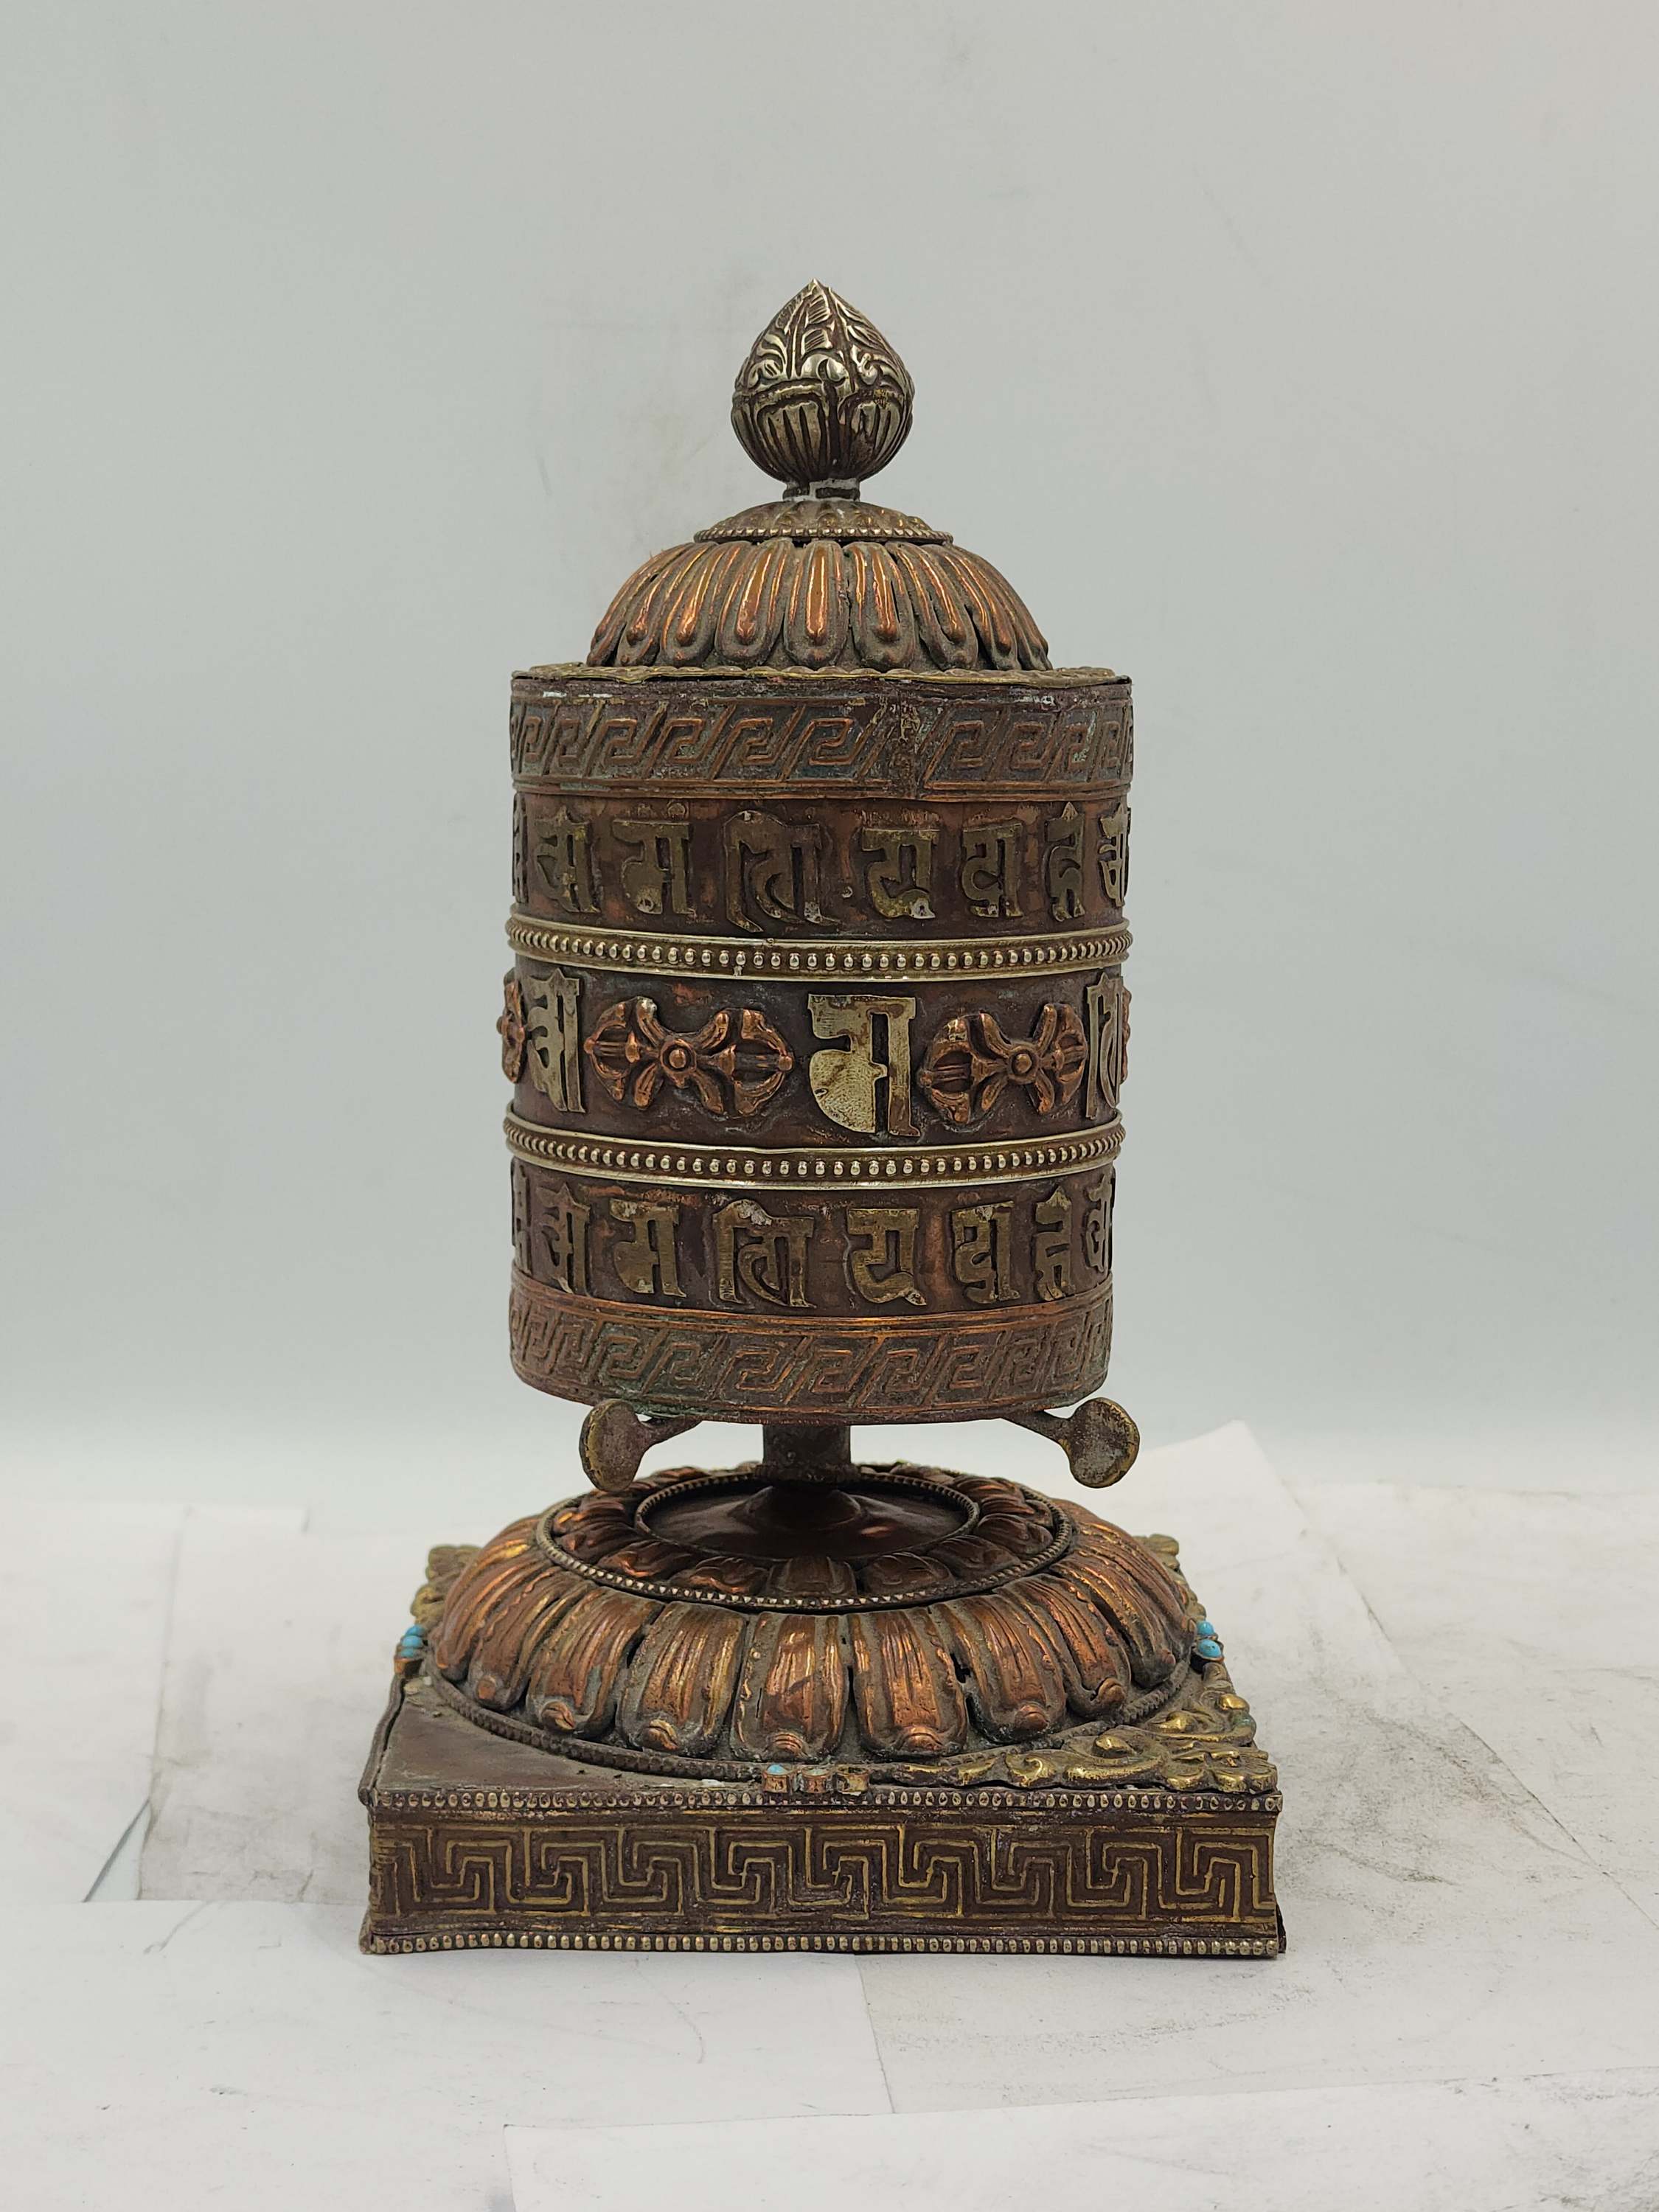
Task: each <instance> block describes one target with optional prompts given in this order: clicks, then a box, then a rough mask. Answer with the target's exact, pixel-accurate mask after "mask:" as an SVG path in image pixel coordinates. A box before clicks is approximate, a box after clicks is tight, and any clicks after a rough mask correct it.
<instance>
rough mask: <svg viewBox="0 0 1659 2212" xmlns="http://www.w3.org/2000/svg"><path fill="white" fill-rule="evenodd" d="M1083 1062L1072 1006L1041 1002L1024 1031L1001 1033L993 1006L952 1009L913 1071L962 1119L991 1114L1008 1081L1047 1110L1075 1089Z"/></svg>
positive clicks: (952, 1117) (937, 1102)
mask: <svg viewBox="0 0 1659 2212" xmlns="http://www.w3.org/2000/svg"><path fill="white" fill-rule="evenodd" d="M1088 1062H1089V1047H1088V1041H1087V1039H1086V1038H1085V1036H1084V1033H1083V1024H1082V1023H1081V1022H1080V1021H1079V1018H1078V1016H1077V1013H1076V1011H1075V1009H1074V1008H1073V1007H1071V1006H1045V1007H1044V1008H1043V1009H1042V1014H1041V1016H1040V1017H1039V1018H1038V1021H1037V1025H1036V1030H1035V1031H1034V1032H1033V1033H1032V1035H1031V1036H1029V1037H1014V1038H1009V1037H1006V1036H1004V1035H1003V1033H1002V1030H1001V1027H1000V1024H999V1023H998V1021H997V1018H996V1017H995V1015H994V1014H991V1013H983V1012H981V1013H973V1014H956V1015H953V1016H952V1017H951V1019H950V1020H949V1021H948V1022H946V1023H945V1025H944V1027H943V1028H942V1029H941V1030H939V1034H938V1036H935V1038H934V1039H933V1043H932V1044H931V1045H930V1046H929V1047H928V1050H927V1059H926V1060H923V1062H922V1064H921V1073H920V1074H919V1076H918V1078H917V1079H918V1081H919V1082H920V1083H921V1087H922V1090H923V1091H925V1092H926V1093H927V1097H928V1099H929V1101H930V1103H932V1104H933V1107H934V1108H935V1109H937V1111H938V1112H939V1113H940V1114H942V1115H944V1117H945V1120H946V1121H954V1122H956V1123H957V1124H958V1125H960V1124H962V1123H963V1122H967V1121H977V1120H979V1119H980V1117H981V1115H986V1114H988V1113H989V1112H990V1110H991V1109H992V1108H993V1107H994V1105H995V1104H996V1103H997V1101H998V1099H999V1098H1000V1097H1001V1096H1002V1094H1003V1092H1004V1091H1006V1089H1007V1088H1008V1085H1010V1084H1011V1083H1012V1084H1016V1085H1018V1086H1019V1087H1020V1088H1021V1089H1022V1090H1024V1091H1025V1092H1026V1094H1027V1096H1028V1097H1030V1102H1031V1105H1032V1107H1033V1109H1035V1110H1036V1112H1037V1113H1038V1114H1052V1113H1053V1112H1054V1109H1055V1108H1056V1107H1057V1106H1060V1105H1064V1104H1066V1103H1068V1102H1069V1101H1070V1100H1071V1099H1072V1098H1073V1097H1074V1096H1075V1095H1076V1092H1077V1088H1078V1085H1079V1084H1080V1083H1081V1082H1082V1080H1083V1075H1084V1071H1085V1068H1086V1067H1087V1066H1088Z"/></svg>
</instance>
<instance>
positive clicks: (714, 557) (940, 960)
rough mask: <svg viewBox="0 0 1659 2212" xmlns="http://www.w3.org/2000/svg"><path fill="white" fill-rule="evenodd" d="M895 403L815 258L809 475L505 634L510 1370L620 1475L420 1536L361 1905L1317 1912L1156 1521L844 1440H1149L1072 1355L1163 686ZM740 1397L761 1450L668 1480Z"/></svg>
mask: <svg viewBox="0 0 1659 2212" xmlns="http://www.w3.org/2000/svg"><path fill="white" fill-rule="evenodd" d="M911 404H912V391H911V385H910V379H909V377H908V374H906V372H905V370H904V368H903V366H902V363H901V362H900V361H899V359H898V356H896V353H895V352H894V351H893V349H892V348H891V347H890V345H889V344H888V343H887V342H886V340H885V339H884V337H882V336H881V334H880V332H879V331H877V330H875V329H874V328H873V327H872V325H870V324H869V323H868V322H866V320H865V319H863V318H862V317H861V316H860V315H858V314H857V313H854V310H853V309H852V308H850V307H848V306H847V304H846V303H845V302H844V301H842V300H840V299H838V298H837V297H836V295H835V294H834V293H832V292H829V291H828V290H827V289H825V288H824V287H823V286H822V285H818V284H809V285H808V286H807V287H806V288H805V290H804V291H802V292H800V293H799V294H798V295H796V297H795V298H794V299H793V300H792V301H789V302H788V304H787V306H786V307H784V308H783V309H782V310H781V313H779V314H778V315H777V316H776V317H775V319H773V321H772V322H771V323H770V324H769V325H768V326H767V328H766V330H765V331H763V333H762V334H761V337H759V338H758V339H757V342H756V343H755V346H754V348H753V349H752V350H751V351H750V356H749V358H748V360H747V361H746V362H744V366H743V368H742V369H741V371H740V372H739V374H738V381H737V388H736V391H735V392H734V395H733V398H732V422H733V425H734V427H735V428H736V430H737V433H738V438H739V440H740V441H741V442H742V444H743V446H744V448H745V450H746V451H747V452H748V453H750V456H751V458H753V459H755V460H757V462H758V463H759V464H760V465H761V466H762V467H763V468H764V469H767V470H769V471H771V472H772V473H773V474H774V475H775V477H777V478H778V479H779V481H780V483H781V487H782V489H781V496H780V497H778V498H777V499H775V500H773V501H769V502H767V503H766V504H764V505H762V506H757V507H749V508H747V509H745V510H744V512H743V513H739V514H736V515H733V516H732V518H731V519H730V520H728V521H725V522H718V523H715V524H714V525H713V526H711V527H710V528H708V529H706V530H703V531H702V532H699V533H698V534H697V536H696V538H692V539H691V540H690V542H689V543H688V544H683V545H676V546H673V547H671V549H670V550H668V551H666V552H664V553H659V554H658V555H656V556H654V557H653V559H651V560H649V561H647V562H646V563H645V565H644V566H643V567H642V568H640V569H639V570H638V571H636V573H635V574H634V575H632V576H630V577H629V579H628V580H627V582H626V583H625V584H624V585H623V587H622V589H621V590H620V591H619V592H617V595H616V597H615V598H614V599H613V600H612V601H611V605H610V607H609V609H608V610H607V611H606V613H605V616H604V617H603V618H602V620H601V621H600V623H599V629H598V631H597V632H596V634H595V635H594V639H593V643H592V648H591V650H590V652H589V654H588V658H587V659H586V662H585V663H584V664H582V665H578V666H552V667H537V668H532V669H529V670H527V671H526V672H525V673H523V674H522V675H520V676H518V677H516V678H514V679H513V710H512V751H513V788H514V796H513V909H512V915H511V918H510V920H509V922H508V936H509V939H510V940H511V944H512V948H513V968H512V970H511V972H510V973H509V974H508V975H507V981H506V1004H505V1006H504V1009H503V1012H502V1013H501V1022H500V1029H501V1039H502V1053H503V1060H504V1065H505V1069H506V1073H507V1076H508V1077H509V1079H511V1081H512V1083H513V1100H512V1108H511V1111H510V1113H509V1115H508V1116H507V1142H508V1146H509V1147H510V1149H511V1152H512V1181H513V1290H512V1348H513V1364H514V1366H515V1367H516V1368H517V1370H518V1372H519V1373H520V1376H523V1378H524V1379H525V1381H526V1382H527V1383H532V1384H533V1385H534V1386H535V1387H536V1388H537V1389H540V1390H547V1391H550V1392H553V1393H554V1394H556V1395H559V1396H562V1397H565V1398H569V1399H574V1400H575V1401H578V1402H579V1403H581V1404H585V1405H586V1406H587V1407H589V1408H590V1411H589V1413H588V1414H587V1418H586V1423H585V1425H584V1427H583V1431H582V1444H581V1456H582V1462H583V1465H584V1468H585V1469H586V1473H587V1475H588V1477H589V1479H590V1482H591V1484H592V1487H590V1488H589V1489H587V1490H586V1491H584V1492H580V1494H578V1495H576V1496H574V1497H570V1498H565V1499H563V1500H562V1502H560V1503H558V1504H554V1505H552V1506H550V1507H548V1508H547V1509H546V1510H544V1511H541V1512H538V1513H532V1514H531V1515H530V1516H528V1517H526V1519H524V1520H522V1521H519V1522H514V1523H513V1525H512V1526H511V1527H510V1528H506V1529H504V1530H503V1531H502V1532H501V1534H500V1535H499V1536H497V1537H496V1538H495V1539H494V1541H492V1542H490V1543H489V1544H486V1545H484V1546H483V1547H482V1548H481V1549H479V1550H477V1551H476V1552H474V1551H470V1550H466V1549H459V1548H455V1547H441V1548H440V1549H439V1550H438V1551H436V1552H435V1553H434V1554H433V1555H432V1559H431V1561H430V1564H429V1568H428V1582H427V1584H426V1586H425V1587H424V1588H423V1589H422V1590H421V1591H420V1593H419V1594H418V1595H417V1596H416V1601H415V1606H414V1613H415V1626H414V1627H413V1628H412V1629H410V1631H408V1632H406V1634H405V1636H404V1640H403V1642H402V1644H400V1645H399V1647H398V1662H397V1665H398V1686H396V1688H395V1689H394V1695H393V1700H392V1706H391V1707H390V1709H389V1711H388V1713H387V1717H386V1720H385V1721H384V1722H383V1723H382V1727H381V1732H380V1736H379V1737H378V1738H377V1740H376V1747H375V1750H374V1754H373V1756H372V1758H371V1762H370V1768H369V1772H368V1775H367V1776H366V1777H365V1780H364V1785H363V1795H364V1798H365V1802H366V1803H367V1804H368V1807H369V1813H370V1825H371V1834H372V1841H373V1864H374V1878H373V1879H374V1887H373V1900H372V1903H371V1906H370V1911H369V1917H368V1922H367V1923H366V1927H365V1941H366V1942H368V1943H369V1944H370V1945H371V1947H372V1948H390V1949H410V1948H415V1949H420V1948H430V1947H432V1946H434V1945H438V1946H443V1947H447V1946H449V1945H451V1944H453V1943H456V1942H460V1943H495V1942H505V1943H519V1944H524V1943H530V1944H543V1943H552V1942H557V1943H559V1944H561V1945H563V1944H570V1943H576V1944H585V1945H590V1946H591V1945H594V1944H597V1945H599V1946H601V1947H605V1946H611V1945H620V1946H623V1947H624V1948H628V1947H633V1946H635V1945H639V1946H646V1945H648V1946H652V1947H660V1946H662V1945H665V1944H667V1945H676V1946H678V1945H690V1946H693V1947H696V1948H705V1947H708V1948H726V1949H730V1948H739V1949H744V1948H749V1949H753V1948H762V1949H769V1948H797V1947H802V1948H854V1949H863V1948H874V1949H882V1948H907V1949H908V1948H924V1947H925V1948H932V1949H937V1948H955V1949H958V1950H961V1949H964V1948H966V1949H975V1948H977V1949H991V1948H994V1949H999V1950H1000V1949H1003V1948H1026V1949H1029V1948H1033V1947H1035V1948H1039V1949H1042V1948H1054V1949H1065V1950H1073V1949H1078V1950H1114V1949H1117V1950H1135V1949H1140V1950H1145V1951H1156V1952H1162V1953H1164V1954H1170V1953H1182V1954H1190V1953H1192V1952H1193V1951H1194V1949H1196V1950H1197V1951H1199V1952H1201V1953H1205V1954H1235V1955H1243V1954H1249V1955H1253V1956H1262V1955H1267V1954H1269V1953H1270V1952H1272V1951H1273V1950H1276V1949H1277V1948H1278V1946H1279V1929H1278V1922H1277V1907H1276V1905H1275V1903H1274V1899H1273V1883H1272V1857H1271V1852H1272V1832H1273V1819H1274V1816H1275V1814H1276V1813H1277V1809H1278V1800H1277V1797H1276V1796H1274V1795H1273V1769H1272V1767H1271V1766H1270V1765H1268V1763H1267V1760H1266V1759H1265V1758H1264V1757H1263V1755H1262V1754H1261V1752H1260V1751H1259V1750H1258V1749H1257V1748H1256V1747H1255V1734H1254V1727H1253V1724H1252V1723H1251V1721H1250V1718H1249V1711H1248V1710H1247V1709H1246V1707H1245V1705H1244V1703H1243V1699H1241V1698H1240V1697H1238V1695H1237V1692H1235V1691H1234V1689H1233V1687H1232V1684H1231V1680H1230V1678H1229V1676H1228V1674H1227V1673H1226V1669H1225V1663H1224V1662H1223V1659H1222V1653H1221V1646H1220V1644H1219V1642H1218V1639H1217V1638H1216V1637H1215V1634H1214V1631H1213V1629H1212V1626H1211V1624H1210V1623H1209V1622H1208V1621H1207V1620H1206V1619H1205V1618H1204V1616H1203V1613H1202V1609H1201V1607H1200V1605H1199V1603H1198V1601H1197V1599H1196V1598H1195V1597H1194V1595H1193V1592H1192V1591H1191V1589H1189V1588H1188V1584H1187V1583H1186V1581H1185V1579H1184V1577H1183V1576H1182V1572H1181V1569H1180V1565H1179V1561H1178V1559H1177V1557H1176V1547H1175V1546H1174V1544H1173V1542H1172V1541H1170V1539H1169V1538H1167V1537H1150V1538H1147V1539H1145V1540H1139V1541H1138V1540H1136V1539H1135V1538H1133V1537H1131V1536H1128V1535H1126V1534H1124V1532H1123V1531H1122V1530H1121V1528H1114V1527H1113V1526H1112V1525H1111V1524H1110V1523H1109V1522H1104V1521H1102V1520H1100V1519H1098V1518H1097V1516H1095V1515H1093V1514H1092V1513H1090V1512H1087V1511H1085V1510H1084V1509H1083V1508H1082V1507H1081V1506H1080V1505H1078V1504H1070V1503H1067V1502H1064V1501H1061V1500H1059V1499H1056V1498H1051V1497H1048V1496H1047V1495H1046V1494H1043V1493H1041V1492H1036V1491H1034V1490H1030V1489H1028V1488H1026V1487H1025V1486H1023V1485H1022V1484H1019V1483H1018V1482H1014V1481H1012V1480H1008V1479H1006V1477H1004V1476H1000V1475H981V1476H969V1475H960V1474H951V1473H949V1472H948V1471H946V1470H944V1469H941V1468H936V1467H932V1466H928V1465H912V1464H909V1463H908V1462H901V1463H899V1464H896V1465H870V1464H866V1463H864V1462H858V1461H855V1460H854V1456H853V1453H852V1447H851V1431H852V1428H853V1425H854V1424H856V1423H862V1422H883V1423H888V1422H902V1423H911V1424H915V1423H921V1422H927V1421H934V1420H941V1419H951V1420H961V1419H964V1418H969V1419H977V1418H982V1417H992V1416H1002V1417H1005V1418H1008V1419H1013V1420H1016V1421H1018V1422H1020V1423H1022V1424H1024V1425H1025V1426H1026V1427H1028V1428H1031V1429H1034V1430H1036V1431H1038V1432H1039V1433H1040V1434H1042V1435H1044V1436H1047V1437H1051V1438H1052V1439H1053V1440H1054V1441H1055V1442H1056V1443H1060V1445H1061V1446H1062V1448H1063V1449H1065V1450H1066V1455H1067V1456H1068V1458H1069V1460H1070V1462H1071V1466H1072V1471H1073V1474H1074V1475H1076V1476H1077V1478H1078V1479H1079V1480H1080V1481H1082V1482H1084V1483H1085V1484H1089V1485H1091V1486H1101V1485H1104V1484H1107V1483H1110V1482H1115V1480H1118V1478H1119V1477H1120V1476H1121V1475H1122V1474H1124V1473H1125V1471H1126V1470H1127V1468H1128V1467H1129V1466H1130V1464H1131V1462H1133V1458H1134V1455H1135V1450H1136V1447H1137V1443H1138V1438H1137V1436H1136V1432H1135V1428H1134V1424H1133V1421H1132V1420H1131V1419H1129V1417H1128V1415H1127V1413H1123V1412H1122V1411H1121V1408H1120V1407H1116V1406H1115V1405H1113V1404H1112V1403H1111V1401H1109V1400H1107V1399H1104V1398H1096V1397H1091V1396H1090V1395H1089V1394H1090V1393H1091V1392H1092V1391H1094V1390H1095V1389H1097V1387H1098V1385H1099V1384H1100V1383H1101V1382H1102V1380H1103V1377H1104V1376H1105V1373H1106V1365H1107V1357H1108V1352H1109V1346H1110V1338H1111V1315H1112V1228H1111V1224H1112V1194H1113V1176H1114V1173H1115V1161H1116V1158H1117V1153H1118V1148H1119V1146H1120V1144H1121V1139H1122V1125H1121V1121H1120V1120H1119V1115H1118V1097H1119V1091H1120V1089H1121V1085H1122V1081H1123V1072H1124V1048H1125V1044H1126V1041H1127V1035H1128V1019H1127V1014H1128V994H1127V991H1126V989H1125V988H1124V984H1123V977H1122V963H1123V959H1124V955H1125V953H1126V952H1127V949H1128V942H1129V939H1128V932H1127V928H1126V927H1125V925H1124V915H1123V907H1124V897H1125V892H1126V889H1127V873H1128V832H1129V811H1128V790H1129V772H1130V731H1131V724H1130V705H1129V686H1128V684H1127V681H1126V680H1125V679H1124V678H1121V677H1119V676H1115V675H1114V674H1112V673H1111V672H1110V671H1108V670H1104V669H1065V670H1057V669H1054V668H1051V667H1050V666H1049V665H1048V650H1047V647H1046V646H1045V645H1044V642H1043V639H1042V633H1041V632H1040V630H1039V629H1037V627H1036V623H1035V622H1034V621H1033V620H1032V618H1031V616H1030V613H1029V612H1028V611H1027V610H1026V608H1025V606H1024V603H1023V602H1022V601H1021V599H1019V598H1018V595H1017V594H1016V593H1015V592H1014V591H1013V590H1012V587H1011V586H1009V585H1008V583H1007V582H1006V580H1004V578H1003V577H1002V576H1000V574H998V573H997V571H996V570H995V569H994V568H992V567H991V566H990V565H989V563H988V562H985V561H983V560H981V558H980V557H979V556H977V555H975V554H971V553H969V552H966V551H964V550H963V549H962V548H961V547H960V546H958V545H956V544H953V543H952V541H951V538H949V537H948V536H946V535H945V532H943V531H940V530H937V529H935V528H933V526H931V525H929V524H928V523H926V522H924V521H922V520H920V519H919V518H918V517H917V516H915V515H911V514H902V513H897V512H896V511H895V510H893V509H891V508H889V507H880V506H876V505H874V504H872V503H871V502H868V501H866V500H865V499H864V497H863V496H862V485H863V483H864V481H865V479H866V478H867V477H869V476H870V475H872V473H873V472H874V471H875V470H877V469H878V468H879V467H880V466H881V465H883V463H884V462H885V461H886V460H888V459H890V458H891V456H892V454H893V453H895V452H896V449H897V447H899V445H900V443H901V442H902V440H903V438H904V436H905V435H906V433H907V432H908V428H909V424H910V412H911ZM1079 1401H1081V1402H1079ZM1068 1406H1069V1407H1075V1408H1076V1410H1075V1411H1073V1412H1072V1413H1069V1414H1066V1413H1060V1412H1057V1411H1055V1410H1054V1409H1055V1408H1057V1407H1068ZM704 1419H720V1420H738V1421H748V1422H753V1423H755V1424H757V1425H759V1427H760V1429H761V1431H762V1435H761V1449H760V1455H759V1457H758V1459H757V1460H755V1461H751V1462H747V1463H746V1464H744V1465H743V1466H741V1467H738V1468H732V1469H728V1470H725V1471H720V1472H714V1473H708V1472H705V1471H702V1470H700V1469H698V1468H691V1467H681V1468H667V1469H662V1468H656V1469H653V1471H651V1472H649V1473H642V1472H641V1462H642V1461H643V1459H644V1457H645V1455H646V1453H647V1451H648V1450H649V1449H650V1448H651V1447H652V1446H653V1445H655V1444H657V1443H661V1442H664V1441H665V1440H667V1439H668V1438H670V1437H676V1436H678V1435H680V1434H681V1433H683V1432H684V1431H686V1430H688V1429H690V1428H692V1427H693V1426H695V1425H696V1423H697V1422H698V1421H700V1420H704Z"/></svg>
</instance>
